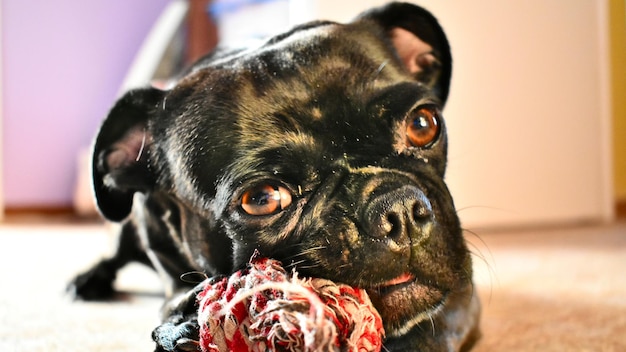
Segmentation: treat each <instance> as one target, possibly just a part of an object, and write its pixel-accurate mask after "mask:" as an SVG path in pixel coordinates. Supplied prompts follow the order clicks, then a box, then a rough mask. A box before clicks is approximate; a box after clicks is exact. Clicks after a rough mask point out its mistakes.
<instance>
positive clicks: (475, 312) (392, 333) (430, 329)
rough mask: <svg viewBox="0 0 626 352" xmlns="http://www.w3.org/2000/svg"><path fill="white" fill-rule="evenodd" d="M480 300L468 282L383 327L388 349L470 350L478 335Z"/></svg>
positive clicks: (454, 351)
mask: <svg viewBox="0 0 626 352" xmlns="http://www.w3.org/2000/svg"><path fill="white" fill-rule="evenodd" d="M480 309H481V307H480V301H479V299H478V296H477V295H476V293H475V292H474V290H473V285H472V284H471V283H470V284H468V285H467V286H466V287H465V288H464V289H463V290H461V291H455V292H451V293H449V294H447V295H446V296H445V297H444V299H443V300H442V301H440V302H439V303H438V304H436V305H434V306H433V307H432V308H431V309H428V310H425V311H424V312H422V313H420V314H417V315H416V316H415V317H413V318H412V319H409V320H408V321H406V322H405V323H403V324H402V325H401V326H399V327H396V328H393V329H389V330H387V329H386V330H385V333H386V339H385V342H384V349H383V350H387V351H437V352H439V351H449V352H462V351H469V350H470V349H471V348H472V347H473V346H474V344H475V343H476V342H477V341H478V339H479V338H480V330H479V323H480Z"/></svg>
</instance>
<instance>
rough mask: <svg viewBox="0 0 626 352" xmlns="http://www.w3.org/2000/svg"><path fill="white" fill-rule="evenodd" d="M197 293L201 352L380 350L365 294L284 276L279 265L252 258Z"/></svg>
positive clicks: (376, 318) (376, 321)
mask: <svg viewBox="0 0 626 352" xmlns="http://www.w3.org/2000/svg"><path fill="white" fill-rule="evenodd" d="M204 283H205V286H204V290H203V291H201V292H200V294H198V296H197V299H198V303H199V308H198V323H199V326H200V348H201V350H202V351H203V352H217V351H219V352H222V351H234V352H246V351H254V352H257V351H258V352H265V351H289V352H296V351H297V352H309V351H311V352H312V351H316V352H317V351H329V352H330V351H333V352H335V351H342V352H343V351H350V352H353V351H354V352H365V351H380V349H381V347H382V339H383V337H384V331H383V327H382V320H381V318H380V315H379V314H378V312H377V311H376V310H375V309H374V307H373V305H372V303H371V301H370V299H369V297H368V296H367V293H366V292H365V290H362V289H356V288H353V287H350V286H347V285H343V284H337V283H334V282H332V281H329V280H325V279H319V278H313V279H300V278H298V277H297V274H296V273H295V272H294V273H293V274H292V275H288V274H287V272H286V271H285V270H284V269H283V267H282V266H281V264H280V262H278V261H276V260H273V259H267V258H253V259H252V260H251V262H250V263H249V264H248V267H247V268H245V269H243V270H240V271H238V272H236V273H234V274H233V275H231V276H229V277H223V278H217V279H216V278H211V279H207V280H206V281H205V282H204Z"/></svg>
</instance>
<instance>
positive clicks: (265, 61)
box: [74, 3, 480, 351]
mask: <svg viewBox="0 0 626 352" xmlns="http://www.w3.org/2000/svg"><path fill="white" fill-rule="evenodd" d="M451 64H452V60H451V56H450V49H449V46H448V42H447V39H446V37H445V35H444V33H443V31H442V29H441V28H440V26H439V24H438V23H437V21H436V20H435V18H434V17H433V16H432V15H431V14H430V13H428V12H427V11H425V10H424V9H422V8H419V7H416V6H414V5H410V4H401V3H393V4H389V5H387V6H385V7H381V8H377V9H373V10H370V11H368V12H366V13H363V14H361V15H360V16H359V17H358V18H357V19H356V20H355V21H353V22H352V23H349V24H345V25H342V24H337V23H331V22H313V23H308V24H305V25H302V26H299V27H296V28H294V29H293V30H291V31H289V32H287V33H284V34H281V35H278V36H276V37H274V38H271V39H269V40H268V41H266V42H265V43H264V44H262V45H260V46H258V47H252V48H245V49H240V50H221V51H216V52H215V53H213V54H211V55H209V56H208V57H206V58H204V59H202V60H200V61H199V62H198V63H197V64H195V65H194V66H193V67H192V68H191V69H190V70H189V71H188V72H187V73H186V74H185V75H184V77H183V78H182V79H180V80H179V81H178V83H177V85H176V86H175V87H174V88H172V89H171V90H168V91H161V90H157V89H154V88H146V89H140V90H135V91H131V92H129V93H128V94H126V95H125V96H124V97H123V98H122V99H120V100H119V101H118V102H117V104H116V105H115V106H114V107H113V108H112V110H111V112H110V114H109V116H108V118H107V119H106V121H104V123H103V125H102V127H101V129H100V132H99V135H98V137H97V139H96V143H95V149H94V157H93V181H94V187H95V194H96V197H97V203H98V206H99V208H100V211H101V212H102V214H103V215H104V216H105V217H106V218H108V219H110V220H113V221H118V222H122V227H121V240H120V247H119V249H118V252H117V254H116V255H115V256H114V257H113V258H110V259H107V260H104V261H102V262H101V263H99V264H98V265H97V266H96V267H94V268H93V269H92V270H90V271H88V272H87V273H85V274H83V275H81V276H79V277H77V278H76V280H75V281H74V290H75V292H76V294H77V295H78V296H80V297H83V298H85V299H94V298H101V297H104V296H107V295H110V294H112V292H113V288H112V282H113V280H114V278H115V274H116V271H117V270H118V269H119V268H120V267H122V266H123V265H125V264H126V263H128V262H130V261H140V262H142V263H146V264H149V265H152V266H153V267H154V268H155V269H156V270H157V271H158V272H159V274H160V275H161V276H162V277H163V279H164V281H165V284H166V294H167V297H168V299H169V302H170V304H169V305H166V309H165V312H164V325H162V326H161V327H159V328H157V329H156V330H155V332H154V334H153V336H154V339H155V341H156V342H157V345H158V347H157V350H161V351H162V350H187V349H189V348H190V347H191V348H195V347H194V346H193V344H189V343H188V342H189V341H192V340H194V339H195V340H197V322H195V321H194V310H195V307H194V294H195V292H196V291H194V289H193V287H191V286H190V284H188V283H186V282H184V281H183V280H181V279H180V277H181V275H182V274H185V273H188V272H194V271H202V272H205V273H207V274H208V275H217V274H226V275H228V274H230V273H232V272H233V271H235V270H237V269H240V268H241V267H243V266H244V265H245V264H246V263H247V262H248V261H249V260H250V258H251V256H252V255H253V253H254V252H255V251H257V252H258V253H260V254H261V255H262V256H266V257H271V258H275V259H278V260H280V261H282V262H283V264H284V265H285V266H286V267H287V268H288V269H290V268H295V269H297V270H298V272H299V274H300V275H302V276H314V277H322V278H327V279H330V280H333V281H336V282H343V283H347V284H349V285H352V286H358V287H361V288H365V289H367V291H368V292H369V294H370V297H371V299H372V301H373V303H374V305H375V307H376V308H377V309H378V311H379V312H380V314H381V316H382V318H383V322H384V327H385V331H386V340H385V348H386V350H389V351H457V350H467V349H469V348H470V347H471V346H472V344H473V343H474V341H475V340H476V338H477V336H478V328H477V325H478V316H479V310H480V308H479V304H478V301H477V299H476V296H475V293H474V292H473V286H472V281H471V276H472V265H471V258H470V255H469V252H468V250H467V248H466V244H465V241H464V239H463V237H462V230H461V228H460V224H459V220H458V218H457V215H456V211H455V208H454V204H453V201H452V198H451V196H450V194H449V192H448V189H447V187H446V185H445V184H444V181H443V177H444V171H445V168H446V144H447V140H446V130H445V125H444V120H443V118H442V116H441V109H442V107H443V105H444V103H445V101H446V99H447V95H448V88H449V81H450V75H451ZM182 292H187V293H186V294H185V293H182Z"/></svg>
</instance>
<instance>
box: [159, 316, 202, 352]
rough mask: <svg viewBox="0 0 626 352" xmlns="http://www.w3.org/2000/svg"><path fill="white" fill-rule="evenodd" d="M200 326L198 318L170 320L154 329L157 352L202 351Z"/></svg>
mask: <svg viewBox="0 0 626 352" xmlns="http://www.w3.org/2000/svg"><path fill="white" fill-rule="evenodd" d="M199 330H200V327H199V325H198V321H197V320H196V319H193V318H192V319H187V320H184V319H182V317H181V318H180V319H178V321H176V320H175V321H170V322H166V323H164V324H162V325H161V326H159V327H157V328H156V329H154V331H152V339H153V340H154V342H156V344H157V347H156V349H155V352H165V351H167V352H189V351H200V342H199V340H200V333H199Z"/></svg>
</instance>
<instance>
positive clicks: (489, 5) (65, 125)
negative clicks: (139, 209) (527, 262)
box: [0, 0, 626, 228]
mask: <svg viewBox="0 0 626 352" xmlns="http://www.w3.org/2000/svg"><path fill="white" fill-rule="evenodd" d="M383 3H385V1H380V0H362V1H341V2H340V1H331V0H221V1H220V0H214V1H207V0H188V1H187V0H178V1H177V0H132V1H128V0H90V1H80V0H53V1H34V2H33V1H22V0H0V38H1V43H2V46H1V49H0V50H1V55H0V63H1V66H0V67H1V74H0V89H1V95H0V217H2V214H4V215H5V216H6V217H11V216H16V215H20V214H31V213H43V214H50V215H55V214H59V215H68V214H80V215H81V216H86V217H93V216H95V210H94V209H93V203H91V197H90V190H89V169H88V162H89V161H88V152H89V146H90V143H91V140H92V138H93V137H94V135H95V133H96V131H97V129H98V126H99V124H100V122H101V121H102V119H103V118H104V116H106V113H107V111H108V109H109V108H110V106H111V105H112V104H113V102H114V100H115V99H116V97H118V96H119V95H120V94H121V93H122V92H124V91H125V90H127V89H129V88H131V87H134V86H138V85H145V84H148V83H149V82H151V81H152V82H154V84H166V83H167V78H168V77H169V76H170V75H171V74H172V73H173V72H175V71H176V70H178V69H180V68H181V67H183V66H185V65H186V64H188V63H189V62H190V61H192V60H194V59H196V58H198V57H199V56H201V55H203V54H205V53H206V52H208V51H210V50H211V49H212V48H213V47H214V46H215V44H216V42H217V41H218V40H219V41H221V42H238V41H242V40H250V39H257V38H260V37H264V36H267V35H270V34H273V33H277V32H280V31H282V30H285V29H287V28H288V27H290V26H292V25H294V24H297V23H301V22H305V21H308V20H312V19H319V18H323V19H330V20H336V21H341V22H345V21H350V19H351V18H353V17H354V16H355V15H356V14H358V13H359V12H360V11H361V10H363V9H366V8H369V7H372V6H377V5H381V4H383ZM416 3H418V4H419V5H422V6H424V7H426V8H427V9H429V10H431V11H432V12H433V13H434V14H435V15H436V17H437V18H438V19H439V20H440V22H441V24H442V26H443V28H444V29H445V30H446V32H447V34H448V37H449V40H450V43H451V47H452V54H453V58H454V62H455V64H454V69H453V80H452V88H451V93H450V98H449V103H448V106H447V107H446V110H445V111H444V113H445V116H446V121H447V124H448V129H449V140H450V151H449V169H448V174H447V179H448V183H449V186H450V188H451V191H452V193H453V195H454V196H455V201H456V205H457V208H458V209H459V214H460V216H461V219H462V221H463V223H464V226H465V227H466V228H467V227H469V228H519V227H536V226H560V225H566V224H581V223H605V222H611V221H614V220H616V219H620V218H624V217H625V216H626V141H625V139H626V138H625V137H626V99H625V98H626V9H625V3H626V1H625V0H574V1H567V2H565V1H558V0H548V1H546V0H509V1H490V0H475V1H472V2H467V1H462V0H447V1H436V0H422V1H416Z"/></svg>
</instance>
